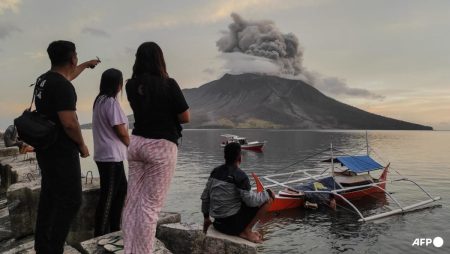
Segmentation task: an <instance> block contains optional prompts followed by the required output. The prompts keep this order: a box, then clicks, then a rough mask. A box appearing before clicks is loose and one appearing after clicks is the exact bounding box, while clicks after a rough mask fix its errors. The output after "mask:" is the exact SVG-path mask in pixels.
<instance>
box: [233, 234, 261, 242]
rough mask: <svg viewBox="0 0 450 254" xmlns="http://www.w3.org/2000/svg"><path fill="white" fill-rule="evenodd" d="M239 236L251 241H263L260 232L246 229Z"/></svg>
mask: <svg viewBox="0 0 450 254" xmlns="http://www.w3.org/2000/svg"><path fill="white" fill-rule="evenodd" d="M239 237H241V238H244V239H245V240H248V241H250V242H254V243H262V240H261V235H260V234H259V233H258V232H253V231H244V232H242V233H240V234H239Z"/></svg>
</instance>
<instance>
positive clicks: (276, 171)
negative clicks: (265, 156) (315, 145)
mask: <svg viewBox="0 0 450 254" xmlns="http://www.w3.org/2000/svg"><path fill="white" fill-rule="evenodd" d="M328 150H329V149H328V148H327V149H325V150H323V151H320V152H317V153H315V154H313V155H310V156H308V157H306V158H303V159H301V160H299V161H296V162H294V163H291V164H289V165H287V166H285V167H282V168H279V169H277V170H275V171H274V172H273V173H278V172H280V171H281V170H284V169H287V168H290V167H292V166H295V165H297V164H299V163H300V162H304V161H306V160H308V159H311V158H313V157H315V156H317V155H320V154H322V153H324V152H327V151H328Z"/></svg>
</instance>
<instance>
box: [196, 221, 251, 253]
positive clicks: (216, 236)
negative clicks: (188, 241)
mask: <svg viewBox="0 0 450 254" xmlns="http://www.w3.org/2000/svg"><path fill="white" fill-rule="evenodd" d="M256 246H257V245H256V244H255V243H252V242H249V241H247V240H245V239H242V238H240V237H237V236H230V235H226V234H223V233H220V232H219V231H217V230H216V229H215V228H214V226H210V227H209V228H208V232H207V233H206V238H205V242H204V246H203V253H205V254H207V253H211V254H213V253H223V254H256V253H258V252H257V250H256Z"/></svg>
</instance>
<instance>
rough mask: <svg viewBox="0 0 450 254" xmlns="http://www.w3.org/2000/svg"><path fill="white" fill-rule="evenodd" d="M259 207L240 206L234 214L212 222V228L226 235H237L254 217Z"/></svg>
mask: <svg viewBox="0 0 450 254" xmlns="http://www.w3.org/2000/svg"><path fill="white" fill-rule="evenodd" d="M258 210H259V207H248V206H246V205H245V204H242V205H241V209H239V211H238V212H237V213H236V214H235V215H231V216H229V217H225V218H217V219H215V220H214V223H213V225H214V228H216V229H217V230H218V231H220V232H222V233H224V234H227V235H239V234H240V233H242V231H244V229H245V227H246V226H247V225H248V224H250V222H251V221H252V219H253V218H254V217H255V216H256V213H257V212H258Z"/></svg>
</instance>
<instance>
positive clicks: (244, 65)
mask: <svg viewBox="0 0 450 254" xmlns="http://www.w3.org/2000/svg"><path fill="white" fill-rule="evenodd" d="M219 58H221V59H224V60H225V64H224V65H223V69H224V71H225V72H226V73H230V74H235V75H237V74H242V73H264V74H270V75H277V74H278V73H279V67H278V65H277V64H275V63H274V62H273V61H271V60H270V59H267V58H264V57H260V56H252V55H246V54H243V53H241V52H232V53H227V54H222V55H220V56H219Z"/></svg>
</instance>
